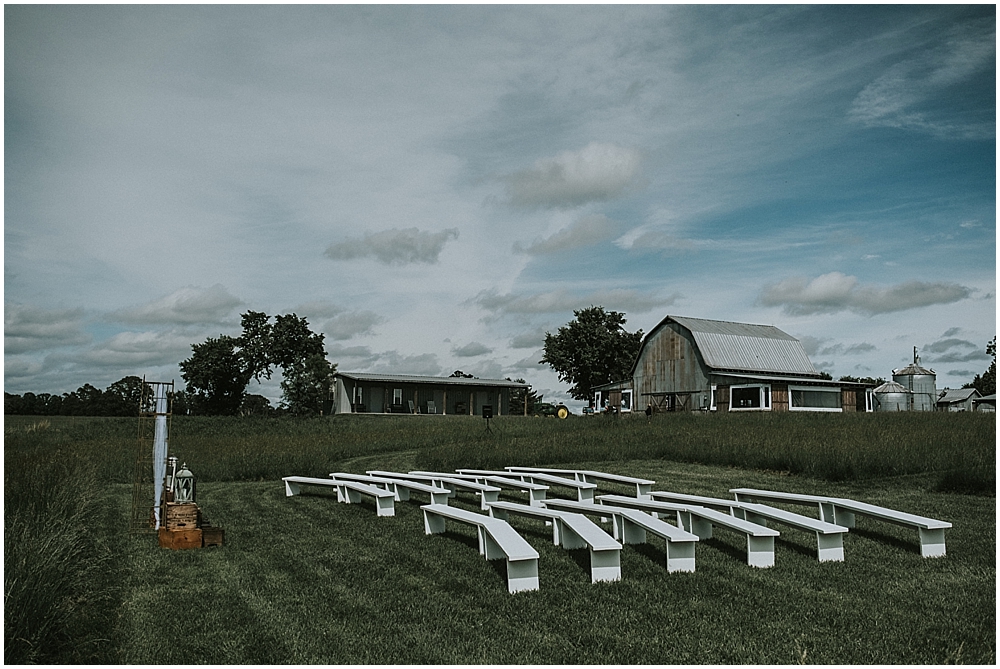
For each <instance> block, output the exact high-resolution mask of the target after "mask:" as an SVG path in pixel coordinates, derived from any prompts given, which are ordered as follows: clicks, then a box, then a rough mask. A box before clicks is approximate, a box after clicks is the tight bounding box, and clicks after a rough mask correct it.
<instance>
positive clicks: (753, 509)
mask: <svg viewBox="0 0 1000 669" xmlns="http://www.w3.org/2000/svg"><path fill="white" fill-rule="evenodd" d="M651 494H652V496H653V499H656V500H667V501H671V502H681V503H683V502H690V503H693V504H698V505H700V506H704V507H707V508H719V509H726V510H728V511H729V513H730V514H731V515H733V516H736V517H737V518H742V519H743V520H747V521H749V522H751V523H754V524H756V525H763V526H765V527H767V521H768V520H772V521H775V522H778V523H781V524H783V525H788V526H789V527H794V528H796V529H800V530H804V531H806V532H814V533H815V534H816V553H817V557H818V559H819V561H820V562H843V561H844V534H845V533H847V528H846V527H841V526H840V525H834V524H833V523H827V522H825V521H822V520H817V519H815V518H811V517H809V516H802V515H800V514H797V513H792V512H790V511H784V510H782V509H775V508H774V507H770V506H764V505H763V504H751V503H749V502H738V501H736V500H731V499H716V498H714V497H702V496H700V495H686V494H682V493H675V492H664V491H654V492H653V493H651Z"/></svg>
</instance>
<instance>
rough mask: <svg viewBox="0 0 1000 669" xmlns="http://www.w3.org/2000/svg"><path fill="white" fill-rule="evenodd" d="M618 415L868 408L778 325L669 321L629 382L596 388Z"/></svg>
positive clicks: (650, 339)
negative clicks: (619, 410)
mask: <svg viewBox="0 0 1000 669" xmlns="http://www.w3.org/2000/svg"><path fill="white" fill-rule="evenodd" d="M594 391H595V398H594V399H595V401H596V406H597V407H603V406H611V407H621V408H622V410H623V411H628V410H631V409H632V408H633V407H634V408H635V410H637V411H642V410H644V409H645V408H646V407H647V405H651V406H652V408H653V410H654V411H697V410H704V411H828V412H844V411H871V398H872V396H871V392H870V390H869V389H868V387H867V386H865V385H864V384H860V383H851V382H845V381H832V380H829V379H824V378H823V376H822V375H821V374H820V373H819V372H818V371H817V370H816V368H815V367H813V364H812V362H810V360H809V356H808V355H806V352H805V349H804V348H803V347H802V343H801V342H799V340H797V339H795V338H794V337H792V336H791V335H788V334H786V333H784V332H782V331H781V330H779V329H778V328H776V327H773V326H770V325H751V324H747V323H731V322H728V321H712V320H705V319H700V318H686V317H681V316H667V317H666V318H664V319H663V320H662V321H660V323H659V324H658V325H657V326H656V327H654V328H653V329H652V330H650V332H649V334H647V335H646V337H645V338H644V339H643V341H642V345H641V347H640V349H639V354H638V356H637V357H636V361H635V363H633V366H632V371H631V378H629V379H625V380H623V381H620V382H617V383H612V384H606V385H605V386H600V387H598V388H595V389H594Z"/></svg>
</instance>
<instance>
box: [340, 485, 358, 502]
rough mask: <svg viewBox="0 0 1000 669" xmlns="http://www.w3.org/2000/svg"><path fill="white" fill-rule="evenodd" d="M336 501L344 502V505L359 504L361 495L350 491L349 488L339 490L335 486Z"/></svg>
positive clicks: (355, 491)
mask: <svg viewBox="0 0 1000 669" xmlns="http://www.w3.org/2000/svg"><path fill="white" fill-rule="evenodd" d="M337 500H338V501H341V502H344V503H345V504H360V503H361V493H359V492H358V491H357V490H351V489H350V488H341V487H340V486H337Z"/></svg>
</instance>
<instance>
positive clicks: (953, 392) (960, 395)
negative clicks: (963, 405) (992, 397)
mask: <svg viewBox="0 0 1000 669" xmlns="http://www.w3.org/2000/svg"><path fill="white" fill-rule="evenodd" d="M973 395H974V396H975V397H979V391H978V390H976V389H975V388H945V389H944V391H943V392H942V393H941V395H940V396H939V397H938V403H939V404H940V403H944V404H951V403H952V402H965V401H966V400H968V399H969V398H970V397H972V396H973Z"/></svg>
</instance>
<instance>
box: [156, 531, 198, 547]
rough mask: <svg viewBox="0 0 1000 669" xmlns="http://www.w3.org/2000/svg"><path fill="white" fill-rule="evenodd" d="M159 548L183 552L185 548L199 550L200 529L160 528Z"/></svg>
mask: <svg viewBox="0 0 1000 669" xmlns="http://www.w3.org/2000/svg"><path fill="white" fill-rule="evenodd" d="M159 539H160V548H169V549H171V550H184V549H187V548H201V546H202V536H201V530H200V529H189V530H172V529H169V528H166V527H161V528H160V531H159Z"/></svg>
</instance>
